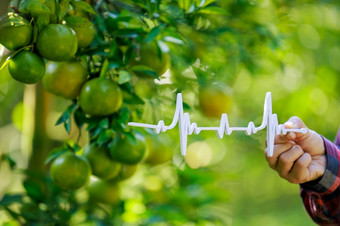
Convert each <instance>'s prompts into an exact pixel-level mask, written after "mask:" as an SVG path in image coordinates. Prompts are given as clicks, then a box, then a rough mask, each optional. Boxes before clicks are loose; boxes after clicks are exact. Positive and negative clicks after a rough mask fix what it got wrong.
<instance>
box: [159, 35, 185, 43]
mask: <svg viewBox="0 0 340 226" xmlns="http://www.w3.org/2000/svg"><path fill="white" fill-rule="evenodd" d="M163 40H164V41H166V42H171V43H175V44H179V45H183V44H184V41H183V40H181V39H178V38H175V37H172V36H166V37H164V38H163Z"/></svg>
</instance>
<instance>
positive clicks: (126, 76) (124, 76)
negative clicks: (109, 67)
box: [118, 70, 132, 84]
mask: <svg viewBox="0 0 340 226" xmlns="http://www.w3.org/2000/svg"><path fill="white" fill-rule="evenodd" d="M131 79H132V76H131V75H130V73H129V72H128V71H125V70H121V71H119V77H118V84H123V83H126V82H129V81H131Z"/></svg>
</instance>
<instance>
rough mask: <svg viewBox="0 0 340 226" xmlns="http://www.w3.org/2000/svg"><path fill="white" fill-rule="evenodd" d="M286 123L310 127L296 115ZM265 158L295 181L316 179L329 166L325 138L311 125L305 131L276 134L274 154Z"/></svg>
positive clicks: (293, 126) (286, 176) (284, 176)
mask: <svg viewBox="0 0 340 226" xmlns="http://www.w3.org/2000/svg"><path fill="white" fill-rule="evenodd" d="M284 126H285V128H289V129H301V128H307V127H306V126H305V124H304V123H303V122H302V120H301V119H300V118H298V117H296V116H294V117H291V118H290V119H289V120H288V121H287V122H286V123H285V124H284ZM266 152H267V150H266ZM266 159H267V161H268V164H269V166H270V167H271V168H272V169H274V170H276V171H277V172H278V173H279V175H280V176H281V177H282V178H284V179H286V180H288V181H289V182H291V183H296V184H301V183H305V182H308V181H313V180H316V179H318V178H319V177H321V176H322V175H323V174H324V172H325V169H326V155H325V147H324V142H323V139H322V138H321V136H320V135H319V134H317V133H316V132H314V131H313V130H310V129H308V128H307V133H305V134H301V133H294V132H288V133H287V134H286V135H277V136H275V140H274V154H273V156H272V157H268V156H267V155H266Z"/></svg>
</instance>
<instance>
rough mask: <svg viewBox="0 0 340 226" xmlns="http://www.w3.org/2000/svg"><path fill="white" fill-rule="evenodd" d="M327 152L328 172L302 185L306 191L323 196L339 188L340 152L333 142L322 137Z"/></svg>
mask: <svg viewBox="0 0 340 226" xmlns="http://www.w3.org/2000/svg"><path fill="white" fill-rule="evenodd" d="M322 139H323V141H324V145H325V151H326V170H325V173H324V175H323V176H322V177H321V178H319V179H317V180H315V181H310V182H307V183H303V184H301V188H302V189H304V190H310V191H314V192H318V193H322V194H330V193H332V192H333V191H334V190H335V189H337V188H338V187H339V184H340V172H339V164H340V152H339V149H338V147H337V146H336V145H335V144H333V143H332V142H331V141H329V140H327V139H326V138H324V137H322Z"/></svg>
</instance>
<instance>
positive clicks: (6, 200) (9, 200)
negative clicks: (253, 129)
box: [0, 194, 23, 206]
mask: <svg viewBox="0 0 340 226" xmlns="http://www.w3.org/2000/svg"><path fill="white" fill-rule="evenodd" d="M22 200H23V195H20V194H18V195H9V194H6V195H4V197H3V198H2V199H1V200H0V206H9V205H11V204H13V203H19V202H22Z"/></svg>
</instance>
